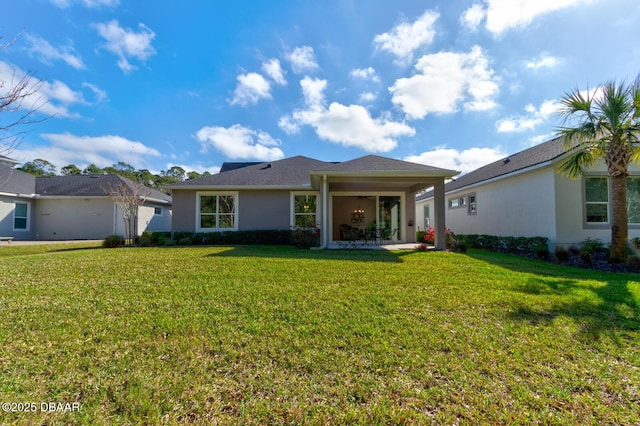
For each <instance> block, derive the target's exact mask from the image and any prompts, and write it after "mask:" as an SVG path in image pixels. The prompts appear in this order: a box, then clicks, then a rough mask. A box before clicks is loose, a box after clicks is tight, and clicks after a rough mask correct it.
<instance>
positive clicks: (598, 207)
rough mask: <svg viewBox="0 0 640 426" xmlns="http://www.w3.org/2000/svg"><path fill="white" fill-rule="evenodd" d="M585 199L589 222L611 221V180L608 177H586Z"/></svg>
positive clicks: (587, 220)
mask: <svg viewBox="0 0 640 426" xmlns="http://www.w3.org/2000/svg"><path fill="white" fill-rule="evenodd" d="M584 199H585V215H586V222H587V223H608V222H609V180H608V179H607V178H606V177H587V178H585V180H584Z"/></svg>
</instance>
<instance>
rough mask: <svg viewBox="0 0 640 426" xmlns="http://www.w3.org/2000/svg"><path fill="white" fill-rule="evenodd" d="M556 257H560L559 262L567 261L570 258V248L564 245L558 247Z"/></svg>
mask: <svg viewBox="0 0 640 426" xmlns="http://www.w3.org/2000/svg"><path fill="white" fill-rule="evenodd" d="M556 259H558V262H566V261H567V260H569V250H567V249H566V248H564V247H562V246H558V247H556Z"/></svg>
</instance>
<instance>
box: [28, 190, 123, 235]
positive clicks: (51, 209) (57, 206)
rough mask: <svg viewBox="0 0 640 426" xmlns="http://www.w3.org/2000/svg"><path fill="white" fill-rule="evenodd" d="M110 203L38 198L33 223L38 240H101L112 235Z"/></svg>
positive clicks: (91, 199)
mask: <svg viewBox="0 0 640 426" xmlns="http://www.w3.org/2000/svg"><path fill="white" fill-rule="evenodd" d="M113 211H114V207H113V201H111V200H109V199H100V198H83V199H72V198H69V199H64V200H61V199H38V200H37V203H36V208H35V209H34V214H33V217H32V224H33V225H34V227H35V229H34V231H35V238H36V239H38V240H74V239H102V238H104V237H106V236H107V235H110V234H112V233H114V219H113Z"/></svg>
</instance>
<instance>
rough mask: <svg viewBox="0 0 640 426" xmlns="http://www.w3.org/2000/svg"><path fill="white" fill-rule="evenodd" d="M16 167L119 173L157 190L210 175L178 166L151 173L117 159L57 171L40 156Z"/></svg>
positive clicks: (39, 172) (42, 172)
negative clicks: (103, 165)
mask: <svg viewBox="0 0 640 426" xmlns="http://www.w3.org/2000/svg"><path fill="white" fill-rule="evenodd" d="M17 169H18V170H20V171H23V172H25V173H29V174H32V175H34V176H72V175H103V174H109V175H120V176H123V177H126V178H127V179H130V180H132V181H134V182H140V183H141V184H143V185H145V186H147V187H149V188H155V189H159V190H162V189H163V188H165V187H166V186H167V185H171V184H172V183H178V182H182V181H185V180H190V179H197V178H199V177H203V176H209V175H211V173H209V172H204V173H198V172H196V171H190V172H187V171H186V170H184V169H183V168H182V167H180V166H172V167H171V168H169V169H168V170H161V171H160V173H157V174H153V173H151V172H150V171H149V170H147V169H138V170H136V169H135V168H134V167H133V166H132V165H130V164H127V163H125V162H124V161H118V162H117V163H115V164H113V165H111V166H107V167H103V168H100V167H98V166H96V165H95V164H90V165H89V166H87V167H85V168H84V169H80V168H79V167H78V166H76V165H75V164H69V165H67V166H64V167H62V168H61V169H60V173H58V171H57V168H56V166H55V165H53V164H51V162H49V161H47V160H43V159H41V158H36V159H35V160H33V161H29V162H26V163H24V165H22V166H21V167H18V168H17Z"/></svg>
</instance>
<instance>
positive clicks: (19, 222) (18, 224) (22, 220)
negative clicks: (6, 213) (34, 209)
mask: <svg viewBox="0 0 640 426" xmlns="http://www.w3.org/2000/svg"><path fill="white" fill-rule="evenodd" d="M13 230H14V231H28V230H29V203H21V202H19V201H16V202H15V204H14V208H13Z"/></svg>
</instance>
